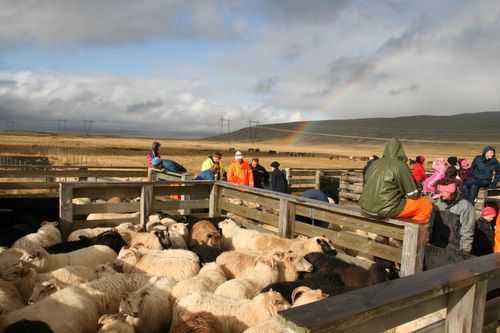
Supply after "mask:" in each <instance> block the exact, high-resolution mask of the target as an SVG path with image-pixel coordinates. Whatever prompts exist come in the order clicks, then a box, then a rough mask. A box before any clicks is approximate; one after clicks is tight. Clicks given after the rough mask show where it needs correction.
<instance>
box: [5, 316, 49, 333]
mask: <svg viewBox="0 0 500 333" xmlns="http://www.w3.org/2000/svg"><path fill="white" fill-rule="evenodd" d="M26 332H36V333H54V331H53V330H51V329H50V327H49V325H47V324H46V323H44V322H43V321H39V320H24V319H23V320H19V321H16V322H15V323H12V324H10V325H9V326H7V327H6V328H5V330H4V333H26Z"/></svg>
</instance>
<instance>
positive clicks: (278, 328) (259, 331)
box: [243, 318, 285, 333]
mask: <svg viewBox="0 0 500 333" xmlns="http://www.w3.org/2000/svg"><path fill="white" fill-rule="evenodd" d="M284 331H285V326H284V325H283V324H282V323H280V322H279V321H278V320H277V319H276V318H271V319H268V320H265V321H263V322H261V323H260V324H257V325H255V326H251V327H249V328H247V329H246V330H244V331H243V333H283V332H284Z"/></svg>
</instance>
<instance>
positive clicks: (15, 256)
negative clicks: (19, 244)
mask: <svg viewBox="0 0 500 333" xmlns="http://www.w3.org/2000/svg"><path fill="white" fill-rule="evenodd" d="M26 254H27V252H26V251H25V250H24V249H20V248H13V247H11V248H9V249H7V250H5V251H3V252H2V253H0V272H3V271H5V270H7V269H9V268H11V267H12V266H14V265H15V264H16V263H17V262H18V261H19V259H20V258H21V257H23V256H25V255H26Z"/></svg>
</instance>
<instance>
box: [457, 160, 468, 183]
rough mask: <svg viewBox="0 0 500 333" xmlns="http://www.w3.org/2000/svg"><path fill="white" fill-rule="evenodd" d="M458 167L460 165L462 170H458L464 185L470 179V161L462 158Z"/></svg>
mask: <svg viewBox="0 0 500 333" xmlns="http://www.w3.org/2000/svg"><path fill="white" fill-rule="evenodd" d="M458 165H460V169H458V177H459V178H460V179H461V180H462V184H463V183H465V182H466V181H467V180H468V179H469V178H470V168H469V161H468V160H466V159H465V158H461V159H459V160H458Z"/></svg>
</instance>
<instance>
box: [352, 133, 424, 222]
mask: <svg viewBox="0 0 500 333" xmlns="http://www.w3.org/2000/svg"><path fill="white" fill-rule="evenodd" d="M406 160H407V157H406V155H405V152H404V150H403V145H402V144H401V142H399V140H397V139H394V138H393V139H391V140H389V142H388V143H387V144H386V145H385V150H384V157H382V158H381V159H378V160H377V161H376V163H373V164H372V165H371V166H370V168H369V169H368V172H367V173H366V184H365V186H364V188H363V194H361V198H360V199H359V205H360V206H361V208H362V209H363V212H364V213H365V214H367V215H369V216H372V217H375V218H391V217H395V216H397V215H398V214H399V213H401V212H402V211H403V209H404V207H405V205H406V197H408V198H410V199H416V198H417V197H418V190H417V185H416V184H415V181H414V180H413V177H412V175H411V172H410V168H408V165H407V164H406Z"/></svg>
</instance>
